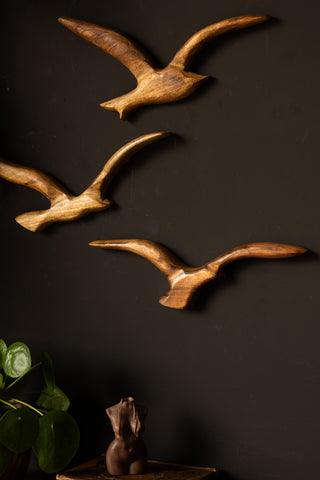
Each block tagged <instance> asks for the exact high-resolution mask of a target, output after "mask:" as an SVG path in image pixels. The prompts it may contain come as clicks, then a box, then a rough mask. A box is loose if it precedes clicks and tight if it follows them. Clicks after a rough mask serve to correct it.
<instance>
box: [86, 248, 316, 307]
mask: <svg viewBox="0 0 320 480" xmlns="http://www.w3.org/2000/svg"><path fill="white" fill-rule="evenodd" d="M89 245H91V246H92V247H99V248H105V249H109V250H125V251H128V252H132V253H136V254H137V255H140V256H141V257H144V258H146V259H147V260H149V262H151V263H153V265H155V266H156V267H157V268H158V269H159V270H160V271H161V272H162V273H163V274H164V275H165V276H166V277H167V280H168V282H169V284H170V291H169V292H168V293H167V294H166V295H164V296H163V297H161V298H160V300H159V302H160V303H161V304H162V305H164V306H165V307H170V308H177V309H184V308H187V307H188V306H191V304H192V301H193V297H194V295H195V293H196V292H197V291H198V290H199V288H200V287H201V286H202V285H204V284H206V283H208V282H210V281H211V280H213V279H214V278H215V277H216V276H217V274H218V273H219V272H220V270H221V269H222V268H223V267H224V266H225V265H227V264H228V263H230V262H233V261H235V260H240V259H241V258H288V257H296V256H298V255H302V254H303V253H305V252H306V251H307V249H306V248H303V247H298V246H295V245H286V244H282V243H273V242H264V243H249V244H247V245H242V246H240V247H235V248H233V249H232V250H229V251H228V252H226V253H223V254H222V255H220V256H219V257H217V258H215V259H214V260H212V261H211V262H208V263H206V264H205V265H203V266H201V267H198V268H192V267H189V266H188V265H186V264H185V263H183V262H182V261H181V260H180V259H179V258H177V257H176V256H175V255H174V254H173V253H172V252H171V251H170V250H168V249H167V248H165V247H164V246H162V245H160V244H159V243H156V242H151V241H149V240H139V239H132V240H97V241H94V242H91V243H89Z"/></svg>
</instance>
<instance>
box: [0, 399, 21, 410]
mask: <svg viewBox="0 0 320 480" xmlns="http://www.w3.org/2000/svg"><path fill="white" fill-rule="evenodd" d="M0 402H1V403H4V404H5V405H7V406H8V407H11V408H13V409H14V410H17V407H15V406H14V405H12V403H9V402H6V401H5V400H2V398H0Z"/></svg>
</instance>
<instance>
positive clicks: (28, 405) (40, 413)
mask: <svg viewBox="0 0 320 480" xmlns="http://www.w3.org/2000/svg"><path fill="white" fill-rule="evenodd" d="M12 401H13V402H16V403H20V404H21V405H24V406H25V407H28V408H31V410H34V411H35V412H37V413H38V414H39V415H40V416H41V417H42V415H43V413H42V412H40V410H38V409H37V408H35V407H33V406H32V405H30V404H29V403H27V402H23V401H22V400H18V399H17V398H12ZM15 408H16V407H15Z"/></svg>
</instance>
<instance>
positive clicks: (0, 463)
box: [0, 447, 8, 475]
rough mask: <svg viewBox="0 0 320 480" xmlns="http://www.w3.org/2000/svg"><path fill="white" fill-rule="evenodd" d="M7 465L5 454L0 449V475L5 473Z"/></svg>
mask: <svg viewBox="0 0 320 480" xmlns="http://www.w3.org/2000/svg"><path fill="white" fill-rule="evenodd" d="M7 465H8V461H7V455H6V454H5V451H4V450H3V448H1V447H0V475H2V474H3V473H4V472H5V471H6V468H7Z"/></svg>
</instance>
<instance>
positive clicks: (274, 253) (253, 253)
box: [207, 242, 307, 268]
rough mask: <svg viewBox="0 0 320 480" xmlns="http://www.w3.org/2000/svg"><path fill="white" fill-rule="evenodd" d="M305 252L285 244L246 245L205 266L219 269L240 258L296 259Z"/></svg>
mask: <svg viewBox="0 0 320 480" xmlns="http://www.w3.org/2000/svg"><path fill="white" fill-rule="evenodd" d="M305 252H307V249H306V248H304V247H299V246H296V245H286V244H285V243H274V242H260V243H259V242H258V243H248V244H247V245H241V246H240V247H235V248H233V249H232V250H229V251H228V252H226V253H223V254H222V255H220V256H219V257H217V258H215V259H214V260H213V261H212V262H210V263H208V264H207V266H208V267H210V266H211V267H217V266H218V267H219V268H221V267H223V266H225V265H227V264H228V263H230V262H234V261H235V260H240V259H241V258H289V257H297V256H298V255H302V254H303V253H305Z"/></svg>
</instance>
